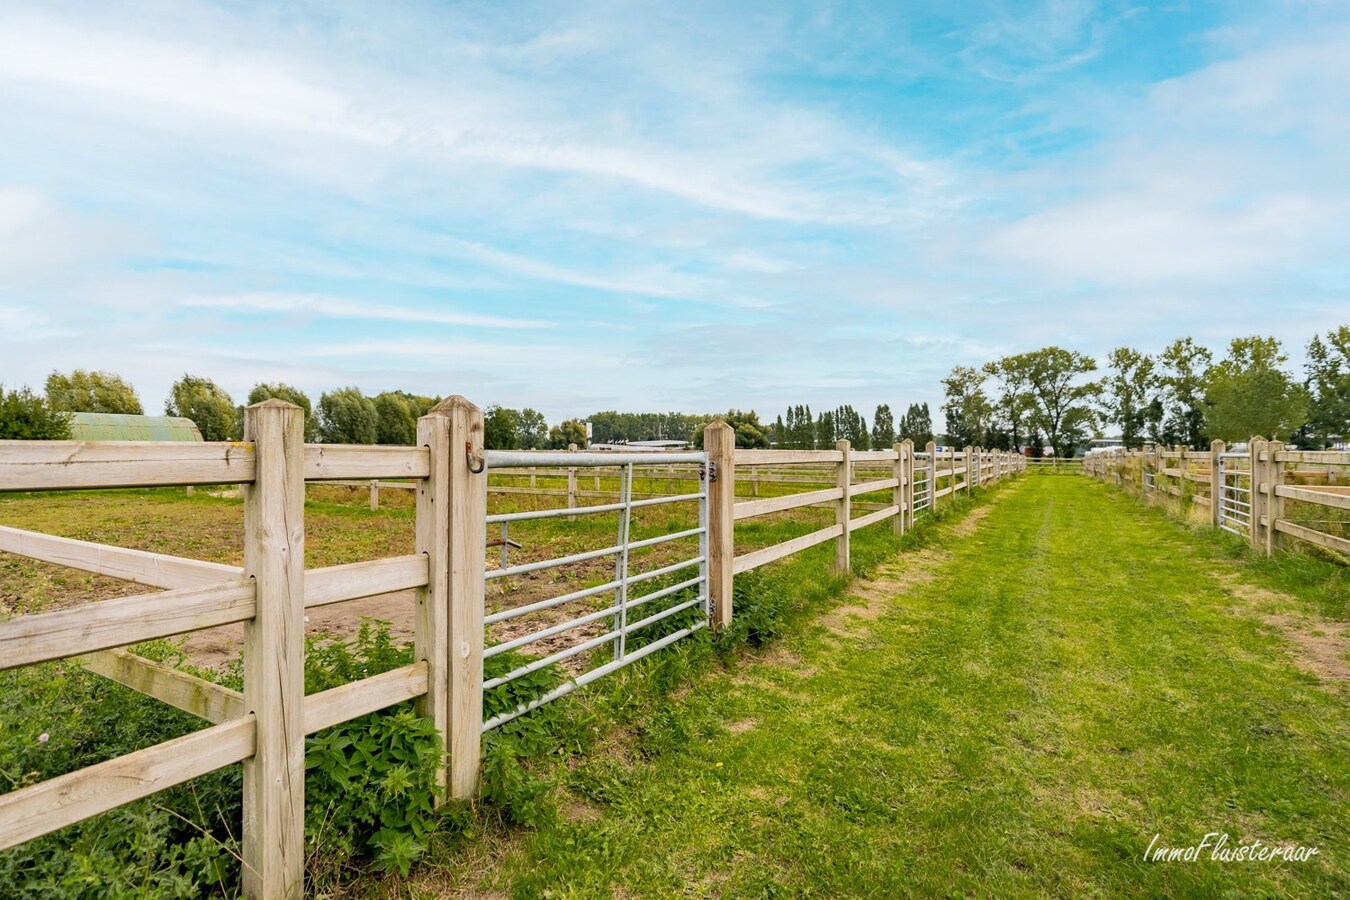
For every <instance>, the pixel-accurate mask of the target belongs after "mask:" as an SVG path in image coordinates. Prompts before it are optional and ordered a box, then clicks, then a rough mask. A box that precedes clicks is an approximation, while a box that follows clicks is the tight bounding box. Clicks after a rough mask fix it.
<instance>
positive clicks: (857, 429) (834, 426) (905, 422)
mask: <svg viewBox="0 0 1350 900" xmlns="http://www.w3.org/2000/svg"><path fill="white" fill-rule="evenodd" d="M768 438H769V440H770V441H771V443H772V444H773V446H775V447H779V448H782V449H785V450H828V449H833V448H834V445H835V442H836V441H843V440H846V441H848V442H849V444H850V446H852V447H853V449H855V450H871V449H873V448H875V449H878V450H884V449H888V448H889V447H891V446H893V445H894V444H895V443H896V442H897V441H902V440H904V439H905V438H909V439H910V440H912V441H914V444H915V446H918V447H923V446H924V445H926V444H927V443H928V442H929V441H931V440H933V419H932V416H931V415H930V414H929V412H928V404H927V403H911V404H910V406H909V409H908V410H907V411H906V412H905V414H904V415H902V416H901V417H900V421H899V422H897V421H895V416H894V414H893V413H892V412H891V407H890V405H889V404H886V403H881V404H878V405H877V408H876V411H875V412H874V413H873V414H872V427H871V428H870V429H869V428H868V427H867V419H866V418H864V417H863V416H862V415H861V414H860V413H859V412H858V411H857V410H856V409H854V408H853V407H852V406H851V405H848V404H845V405H843V406H839V407H836V408H835V409H832V410H828V409H827V410H823V411H821V412H819V413H816V414H815V415H814V416H813V415H812V413H811V407H810V405H809V404H804V405H799V406H790V407H788V409H787V412H786V413H785V414H784V415H781V416H779V417H778V418H777V419H776V420H775V421H774V424H773V427H772V428H771V429H770V433H769V435H768Z"/></svg>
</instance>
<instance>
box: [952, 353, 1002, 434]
mask: <svg viewBox="0 0 1350 900" xmlns="http://www.w3.org/2000/svg"><path fill="white" fill-rule="evenodd" d="M986 377H987V375H986V373H985V372H984V371H983V370H981V369H972V368H971V367H969V366H956V367H955V368H953V369H952V373H951V374H950V375H948V376H947V377H946V378H944V379H942V387H943V390H944V391H945V392H946V395H947V400H946V402H945V403H943V404H942V409H943V410H944V411H945V412H946V413H947V440H948V441H949V442H950V443H952V444H954V445H956V446H983V445H984V443H985V439H986V434H987V432H988V428H989V420H990V418H991V416H992V413H993V410H994V408H993V406H992V405H991V404H990V403H989V398H988V396H986V395H985V393H984V382H985V378H986Z"/></svg>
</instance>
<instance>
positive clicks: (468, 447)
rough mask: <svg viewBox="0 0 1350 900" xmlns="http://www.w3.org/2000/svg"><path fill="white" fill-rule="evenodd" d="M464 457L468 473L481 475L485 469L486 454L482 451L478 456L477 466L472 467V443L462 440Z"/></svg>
mask: <svg viewBox="0 0 1350 900" xmlns="http://www.w3.org/2000/svg"><path fill="white" fill-rule="evenodd" d="M464 458H465V459H466V460H467V461H468V463H469V473H470V474H472V475H481V474H482V473H483V471H484V470H486V469H487V454H486V453H484V454H482V455H480V456H479V457H478V468H476V469H475V468H474V467H473V444H470V443H469V442H468V441H465V442H464Z"/></svg>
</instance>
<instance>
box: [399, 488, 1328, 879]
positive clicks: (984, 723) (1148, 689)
mask: <svg viewBox="0 0 1350 900" xmlns="http://www.w3.org/2000/svg"><path fill="white" fill-rule="evenodd" d="M995 493H996V495H997V498H998V502H997V503H996V504H995V505H994V506H993V508H992V510H991V512H990V514H989V515H988V517H987V518H986V519H985V520H984V522H983V523H982V524H981V525H980V526H979V527H978V528H977V529H975V530H974V531H973V532H972V533H963V532H961V531H960V530H958V529H954V527H953V525H952V524H951V523H948V524H946V525H943V526H940V527H939V529H936V532H937V533H936V534H932V533H930V535H929V537H928V538H927V539H926V540H925V541H922V542H925V543H927V544H929V545H930V551H934V552H929V553H927V554H903V555H901V556H900V557H899V561H898V562H897V563H896V564H895V565H894V566H883V567H882V568H881V570H880V571H879V573H878V574H879V577H878V580H877V581H876V582H875V583H874V585H873V586H872V588H871V591H872V593H873V594H875V595H877V596H878V597H879V599H874V600H873V603H879V604H881V608H882V610H883V611H882V613H881V614H880V615H879V616H876V617H871V616H870V615H844V614H842V613H840V612H836V613H835V614H833V615H831V616H829V617H827V618H826V619H825V620H823V621H818V622H817V623H816V624H809V620H808V619H807V618H806V617H804V616H803V617H798V618H797V619H796V620H795V622H796V624H795V625H794V626H792V627H790V628H788V629H787V630H786V637H785V638H784V640H783V641H781V642H780V643H779V644H778V645H777V646H776V647H775V648H774V649H773V650H771V651H769V652H768V653H766V654H764V655H763V657H762V658H751V659H748V660H742V661H740V662H739V663H737V662H736V661H735V660H734V659H733V660H732V662H731V664H730V665H729V666H726V667H712V668H705V669H704V670H703V671H702V672H701V674H698V675H697V677H695V678H693V680H692V683H691V686H690V687H689V688H688V689H687V690H684V691H677V692H675V693H674V694H672V695H670V696H669V698H668V699H665V700H664V701H663V702H661V703H660V704H650V705H641V704H640V705H639V706H640V708H639V713H638V714H637V715H635V716H633V717H632V718H631V719H630V720H629V721H628V724H627V725H626V726H625V727H624V728H622V729H619V730H618V731H617V732H615V733H612V734H610V735H609V736H608V737H607V738H603V739H601V740H600V741H598V742H597V743H595V744H594V745H592V746H589V747H587V752H586V753H585V754H580V755H576V756H573V757H570V762H569V763H568V764H566V765H559V766H558V767H557V771H556V772H555V776H554V777H555V778H556V780H557V782H558V783H559V784H560V785H561V787H560V789H559V790H558V792H557V794H556V799H557V804H558V809H559V813H558V814H557V815H554V816H545V817H542V818H541V819H540V820H539V821H538V822H537V823H536V825H537V827H536V828H535V829H534V830H533V831H526V832H520V831H515V832H510V833H504V834H503V833H494V834H488V835H487V841H488V842H489V843H501V842H505V846H506V849H504V850H500V851H498V852H493V853H487V852H485V851H483V850H482V849H481V848H476V847H475V845H473V844H470V845H465V844H462V843H461V844H458V845H456V846H455V847H454V848H448V849H444V850H443V851H442V853H441V855H440V857H439V860H440V865H439V866H437V867H432V868H428V869H426V870H424V871H423V873H422V875H421V876H420V877H417V878H415V879H414V881H413V882H412V883H411V884H406V885H405V884H403V883H401V882H400V885H401V887H406V888H408V889H409V890H410V891H411V893H412V894H413V895H421V894H422V893H423V892H427V893H431V892H435V891H439V890H443V889H445V888H447V887H449V886H454V887H457V888H462V889H496V890H502V891H506V892H508V893H510V894H511V895H513V896H518V897H537V896H555V897H592V896H594V897H609V896H634V895H636V896H671V895H684V896H705V895H706V896H798V895H815V896H905V895H916V894H917V895H942V896H961V895H974V896H1027V897H1032V896H1044V895H1047V894H1050V895H1061V896H1080V895H1110V896H1116V895H1144V896H1219V895H1228V896H1322V897H1329V896H1335V895H1338V894H1342V895H1343V894H1345V893H1346V892H1347V891H1350V867H1347V862H1346V853H1347V852H1350V846H1347V826H1346V822H1347V811H1350V714H1348V713H1347V707H1346V703H1345V699H1346V697H1345V694H1344V693H1342V692H1338V691H1337V690H1336V689H1335V688H1334V687H1331V686H1328V685H1325V684H1322V683H1319V682H1318V681H1317V679H1315V678H1314V677H1312V676H1311V675H1309V674H1307V673H1306V672H1305V671H1303V670H1302V669H1301V668H1300V667H1299V666H1298V664H1297V660H1296V658H1295V654H1296V652H1297V651H1296V649H1295V648H1294V646H1293V645H1292V644H1291V643H1290V642H1289V641H1287V640H1286V639H1285V638H1283V637H1282V636H1281V635H1280V634H1279V633H1278V632H1277V631H1275V630H1274V629H1273V628H1272V627H1271V626H1269V625H1267V624H1265V623H1264V622H1263V621H1262V620H1261V618H1260V617H1259V616H1258V615H1256V614H1254V613H1253V611H1252V610H1251V609H1250V608H1249V607H1248V604H1247V603H1246V602H1245V601H1243V600H1241V599H1240V598H1239V597H1236V596H1235V595H1234V593H1233V591H1232V589H1231V582H1230V581H1228V580H1225V579H1224V578H1222V577H1221V576H1222V575H1224V573H1229V574H1232V573H1237V574H1238V575H1239V576H1240V577H1242V578H1245V579H1247V580H1248V581H1250V582H1251V583H1252V584H1255V585H1257V586H1262V587H1265V588H1267V589H1268V590H1269V589H1282V590H1285V591H1288V592H1290V597H1288V598H1287V600H1286V602H1287V603H1289V604H1292V605H1296V606H1302V607H1304V608H1306V610H1308V611H1318V610H1321V611H1323V612H1327V611H1332V612H1334V610H1335V609H1336V608H1337V605H1336V604H1337V602H1338V601H1337V600H1336V596H1337V591H1338V590H1340V589H1338V588H1336V587H1335V586H1334V585H1333V586H1331V587H1328V586H1327V584H1326V582H1325V579H1322V580H1319V579H1317V578H1313V577H1311V575H1310V573H1309V572H1308V571H1307V570H1306V569H1305V570H1301V571H1302V575H1301V576H1300V577H1295V576H1294V575H1293V574H1291V573H1290V572H1289V571H1285V570H1284V569H1281V568H1280V567H1279V564H1266V563H1259V564H1255V565H1253V564H1251V563H1250V562H1249V561H1247V560H1245V559H1244V558H1243V554H1242V552H1241V551H1240V550H1238V549H1236V548H1235V547H1234V546H1233V545H1232V544H1231V543H1225V542H1223V541H1222V540H1216V539H1211V538H1208V537H1206V538H1203V539H1200V540H1197V539H1196V537H1195V536H1194V535H1192V534H1188V533H1187V530H1186V529H1185V528H1184V527H1183V526H1181V525H1178V524H1177V523H1174V522H1172V521H1170V520H1169V519H1167V518H1166V516H1165V515H1164V514H1163V513H1162V512H1161V511H1158V510H1155V509H1150V508H1147V507H1145V506H1143V505H1141V504H1140V503H1139V502H1138V501H1137V500H1135V499H1133V498H1130V497H1128V496H1126V495H1124V494H1122V493H1120V492H1118V491H1114V490H1112V489H1109V488H1107V487H1105V486H1103V485H1100V484H1097V483H1094V482H1090V481H1089V480H1087V479H1084V478H1062V477H1054V478H1047V477H1039V476H1034V475H1033V476H1031V477H1028V478H1025V479H1022V480H1020V481H1017V482H1014V483H1012V484H1011V485H1009V486H1007V487H1004V488H1001V489H998V490H997V491H996V492H995ZM875 539H876V540H893V539H890V538H875ZM910 542H911V543H918V542H920V541H917V540H916V539H910ZM860 543H861V544H862V545H863V546H864V547H865V546H866V541H863V542H860ZM863 552H867V551H866V550H864V551H863ZM818 562H819V560H817V563H818ZM803 564H804V563H803ZM1323 574H1325V573H1323ZM766 577H773V576H771V575H766ZM826 581H828V579H826ZM779 586H780V587H781V588H784V589H785V590H786V591H788V592H791V590H792V589H791V587H790V585H788V584H786V583H780V585H779ZM760 587H761V588H762V587H764V585H760ZM829 593H830V588H829V586H828V585H824V586H822V587H821V588H820V590H819V592H818V595H817V596H814V597H812V598H807V599H803V600H802V601H801V603H802V609H805V610H815V611H818V610H819V609H820V607H821V606H822V605H825V604H827V603H828V596H829ZM852 602H857V601H852ZM1340 609H1341V611H1342V613H1343V612H1344V607H1340ZM604 702H608V701H604ZM604 702H602V701H601V700H594V701H592V703H593V704H594V705H595V706H596V709H597V710H601V711H602V710H603V709H604ZM578 705H579V706H580V705H581V704H578ZM596 714H597V715H598V714H599V712H597V713H596ZM1210 831H1216V832H1228V833H1229V834H1230V835H1231V837H1232V839H1233V840H1234V841H1251V840H1253V839H1258V838H1259V839H1261V840H1263V841H1266V842H1268V843H1282V842H1296V843H1300V844H1305V845H1315V846H1317V847H1319V848H1320V856H1318V857H1316V858H1314V860H1313V861H1311V862H1306V863H1259V864H1258V863H1249V864H1233V863H1230V864H1221V863H1215V862H1209V861H1203V862H1197V863H1190V864H1186V863H1146V862H1144V861H1143V858H1142V857H1143V854H1144V851H1145V849H1146V848H1147V847H1148V845H1149V842H1150V841H1151V840H1152V839H1153V837H1154V835H1155V834H1159V835H1161V840H1162V841H1163V842H1165V843H1167V844H1169V845H1172V846H1176V845H1187V844H1191V843H1194V842H1197V841H1199V840H1200V839H1201V837H1202V836H1203V835H1204V834H1205V833H1206V832H1210ZM387 886H388V885H386V887H387Z"/></svg>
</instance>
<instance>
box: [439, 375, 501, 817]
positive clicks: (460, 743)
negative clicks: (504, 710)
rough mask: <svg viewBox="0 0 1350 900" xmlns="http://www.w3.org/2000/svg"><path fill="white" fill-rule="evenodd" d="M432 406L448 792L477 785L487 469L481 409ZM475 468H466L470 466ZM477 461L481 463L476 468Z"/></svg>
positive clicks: (467, 791)
mask: <svg viewBox="0 0 1350 900" xmlns="http://www.w3.org/2000/svg"><path fill="white" fill-rule="evenodd" d="M436 409H438V410H441V411H443V412H444V413H446V414H447V416H448V417H449V420H450V421H449V457H450V459H449V463H448V466H447V469H448V470H449V475H450V512H449V515H448V522H447V524H448V526H449V551H450V552H449V563H450V568H449V572H448V573H447V578H448V580H449V588H450V622H449V625H450V633H449V637H448V645H449V651H450V659H449V670H450V685H449V699H448V705H449V712H450V777H449V787H450V796H452V797H456V798H469V797H472V796H473V795H474V794H475V793H477V791H478V768H479V760H480V757H481V754H482V731H483V591H484V585H483V569H484V568H485V557H484V546H485V545H486V544H487V522H486V513H487V480H488V476H487V471H486V465H487V463H486V460H485V457H484V453H485V451H484V450H483V411H482V410H480V409H479V408H478V407H476V406H474V405H473V404H472V403H470V402H469V401H468V400H466V399H464V398H463V397H461V396H459V395H454V396H451V397H447V398H445V399H444V400H442V401H441V402H440V403H439V404H437V406H436ZM471 465H472V467H473V468H474V469H479V471H478V472H473V471H471V470H470V466H471ZM480 467H481V468H480Z"/></svg>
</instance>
